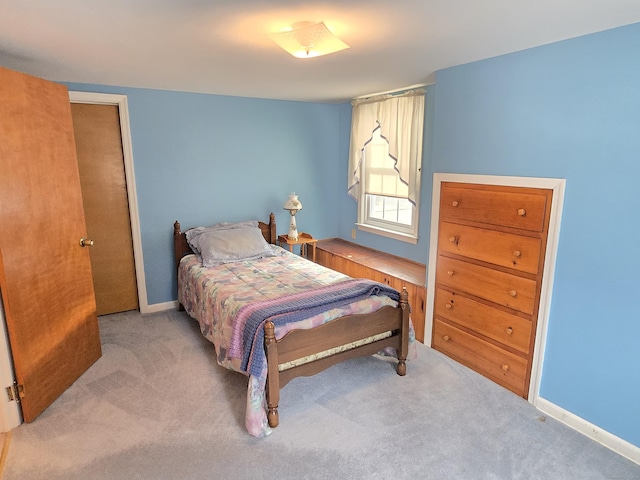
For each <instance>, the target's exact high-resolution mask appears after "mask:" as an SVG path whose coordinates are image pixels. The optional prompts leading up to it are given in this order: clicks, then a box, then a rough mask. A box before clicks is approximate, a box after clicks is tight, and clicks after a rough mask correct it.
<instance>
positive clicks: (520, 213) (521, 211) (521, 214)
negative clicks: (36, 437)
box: [518, 208, 527, 217]
mask: <svg viewBox="0 0 640 480" xmlns="http://www.w3.org/2000/svg"><path fill="white" fill-rule="evenodd" d="M526 214H527V211H526V210H525V209H524V208H519V209H518V215H520V216H521V217H524V216H525V215H526Z"/></svg>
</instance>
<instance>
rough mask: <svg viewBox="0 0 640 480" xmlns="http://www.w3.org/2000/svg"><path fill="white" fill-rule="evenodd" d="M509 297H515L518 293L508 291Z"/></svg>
mask: <svg viewBox="0 0 640 480" xmlns="http://www.w3.org/2000/svg"><path fill="white" fill-rule="evenodd" d="M509 295H511V296H512V297H517V296H518V292H516V291H515V290H509Z"/></svg>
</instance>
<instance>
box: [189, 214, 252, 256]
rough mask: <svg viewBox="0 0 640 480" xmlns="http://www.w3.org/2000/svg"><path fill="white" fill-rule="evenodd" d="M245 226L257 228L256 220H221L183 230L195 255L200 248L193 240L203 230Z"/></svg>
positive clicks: (198, 253)
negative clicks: (209, 225) (212, 223)
mask: <svg viewBox="0 0 640 480" xmlns="http://www.w3.org/2000/svg"><path fill="white" fill-rule="evenodd" d="M246 227H255V228H257V227H258V221H257V220H246V221H244V222H235V223H229V222H221V223H216V224H215V225H212V226H211V227H195V228H190V229H189V230H187V231H186V232H185V236H186V237H187V242H188V243H189V246H190V247H191V249H192V250H193V251H194V252H195V253H196V254H197V255H200V249H199V247H198V242H197V241H196V240H195V238H197V237H198V236H199V235H200V234H202V233H204V232H208V231H210V230H229V229H232V228H246ZM192 240H193V241H192Z"/></svg>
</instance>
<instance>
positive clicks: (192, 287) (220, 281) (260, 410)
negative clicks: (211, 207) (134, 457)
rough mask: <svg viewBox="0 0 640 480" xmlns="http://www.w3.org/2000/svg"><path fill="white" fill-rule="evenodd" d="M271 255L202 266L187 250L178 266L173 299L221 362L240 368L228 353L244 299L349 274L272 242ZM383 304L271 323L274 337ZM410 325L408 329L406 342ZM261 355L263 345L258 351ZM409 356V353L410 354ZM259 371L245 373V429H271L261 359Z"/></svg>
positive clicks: (379, 300)
mask: <svg viewBox="0 0 640 480" xmlns="http://www.w3.org/2000/svg"><path fill="white" fill-rule="evenodd" d="M271 247H272V248H273V249H274V251H275V252H276V256H275V257H267V258H260V259H255V260H247V261H243V262H234V263H227V264H223V265H219V266H216V267H210V268H205V267H203V266H202V264H201V262H200V261H199V259H198V258H197V257H196V256H195V255H188V256H186V257H184V258H183V259H182V261H181V262H180V267H179V269H178V300H179V302H180V303H181V304H182V305H183V306H184V308H185V310H186V312H187V313H188V314H189V315H190V316H191V317H193V318H195V319H196V320H197V321H198V323H199V324H200V331H201V332H202V334H203V335H204V336H205V337H206V338H207V339H208V340H209V341H210V342H212V343H213V344H214V345H215V348H216V354H217V362H218V364H220V365H221V366H223V367H225V368H228V369H231V370H235V371H238V372H241V373H245V374H246V372H244V371H243V369H242V366H241V360H242V359H241V358H234V357H233V356H231V355H230V354H229V352H230V349H231V340H232V336H233V330H234V319H235V317H236V314H237V312H238V310H240V308H242V307H243V306H244V305H246V304H247V303H251V302H255V301H264V300H269V299H273V298H276V297H279V296H282V295H287V294H294V293H299V292H304V291H308V290H310V289H317V288H319V287H323V286H327V285H331V284H334V283H336V282H343V281H345V280H347V279H349V277H347V276H346V275H343V274H341V273H339V272H335V271H333V270H330V269H328V268H325V267H323V266H321V265H318V264H315V263H312V262H309V261H307V260H305V259H303V258H301V257H300V256H298V255H295V254H292V253H290V252H289V251H287V250H285V249H283V248H281V247H279V246H275V245H272V246H271ZM385 305H390V306H393V307H395V306H397V302H396V301H394V300H392V299H391V298H389V297H387V296H371V297H368V298H366V299H364V300H360V301H358V302H355V303H351V304H348V305H345V306H343V307H339V308H334V309H332V310H329V311H325V312H322V313H319V314H316V315H314V316H312V317H310V318H307V319H304V320H300V321H297V322H294V323H288V324H285V325H280V326H277V327H276V331H275V333H276V338H278V339H280V338H282V337H283V336H284V335H285V334H286V333H287V332H289V331H290V330H293V329H307V328H313V327H316V326H318V325H321V324H323V323H325V322H328V321H330V320H333V319H335V318H339V317H341V316H344V315H352V314H359V313H370V312H374V311H376V310H378V309H380V308H382V307H383V306H385ZM412 341H413V329H412V330H411V343H413V342H412ZM262 355H264V351H262ZM410 357H411V355H410ZM263 365H264V367H263V368H262V370H261V373H260V374H259V375H249V385H248V390H247V405H246V412H245V425H246V428H247V430H248V431H249V433H250V434H252V435H254V436H256V437H264V436H266V435H269V434H270V433H271V427H269V424H268V422H267V414H266V399H265V384H266V378H267V369H266V362H263Z"/></svg>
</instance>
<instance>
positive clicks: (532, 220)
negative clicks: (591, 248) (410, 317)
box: [432, 182, 553, 398]
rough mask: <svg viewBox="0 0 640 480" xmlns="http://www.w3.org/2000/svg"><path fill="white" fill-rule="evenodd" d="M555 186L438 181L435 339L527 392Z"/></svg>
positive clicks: (440, 346)
mask: <svg viewBox="0 0 640 480" xmlns="http://www.w3.org/2000/svg"><path fill="white" fill-rule="evenodd" d="M552 193H553V192H552V191H551V190H548V189H533V188H524V187H505V186H495V185H478V184H466V183H450V182H444V183H442V185H441V194H440V217H439V223H438V247H437V248H438V256H437V265H436V289H435V297H434V311H433V319H434V320H433V332H432V346H433V348H435V349H437V350H439V351H441V352H443V353H445V354H447V355H449V356H450V357H452V358H454V359H455V360H457V361H459V362H461V363H463V364H465V365H467V366H468V367H470V368H472V369H474V370H476V371H477V372H479V373H481V374H483V375H485V376H486V377H488V378H490V379H492V380H493V381H495V382H496V383H499V384H500V385H502V386H504V387H506V388H508V389H509V390H511V391H513V392H515V393H517V394H518V395H521V396H523V397H525V398H526V397H527V395H528V392H529V380H530V376H531V362H532V359H533V347H534V340H535V331H536V323H537V318H538V309H539V305H540V290H541V284H542V272H543V267H544V258H545V249H546V244H547V235H548V229H549V216H550V211H551V199H552Z"/></svg>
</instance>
